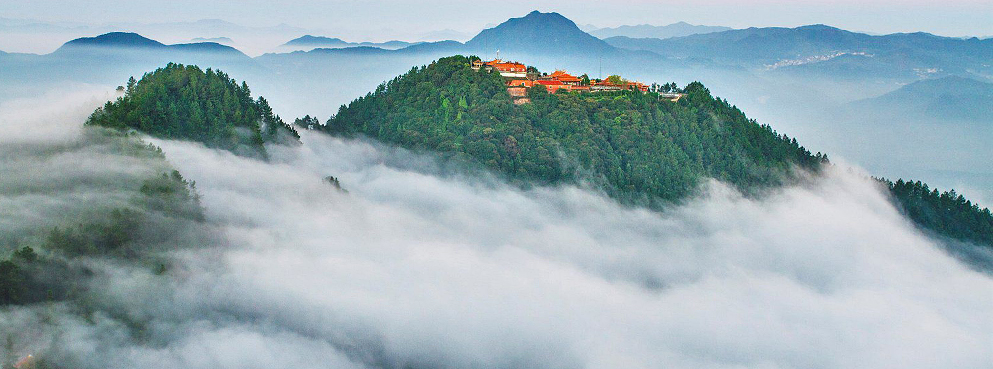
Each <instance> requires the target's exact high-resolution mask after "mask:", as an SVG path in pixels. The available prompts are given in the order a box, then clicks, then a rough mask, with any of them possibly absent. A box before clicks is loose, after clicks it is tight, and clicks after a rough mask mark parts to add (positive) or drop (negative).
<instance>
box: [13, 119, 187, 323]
mask: <svg viewBox="0 0 993 369" xmlns="http://www.w3.org/2000/svg"><path fill="white" fill-rule="evenodd" d="M89 137H90V138H88V139H87V142H88V145H93V146H102V147H109V151H107V152H105V153H106V154H110V155H115V156H117V157H118V158H128V159H125V160H127V161H129V162H141V163H146V164H148V165H153V166H154V167H160V165H161V164H163V163H164V159H165V157H164V156H163V154H162V151H161V150H160V149H158V148H157V147H154V146H152V145H149V144H145V143H142V142H141V141H139V140H137V139H135V138H134V137H133V136H129V135H123V134H119V133H114V132H113V131H108V130H102V129H101V130H100V131H95V132H90V134H89ZM94 137H96V138H94ZM149 169H152V168H149ZM153 170H154V169H153ZM98 181H99V179H98V178H86V179H83V180H82V182H81V183H79V184H77V185H76V186H78V187H86V186H88V185H87V184H86V183H100V182H98ZM99 186H101V187H104V188H106V187H107V186H108V185H104V184H99ZM109 186H110V187H111V188H106V190H107V192H108V193H107V197H108V199H100V200H97V201H96V203H95V204H99V205H96V206H95V207H96V208H92V209H91V205H76V204H72V203H67V204H64V205H63V207H64V208H66V213H67V219H65V220H64V221H54V222H52V223H54V224H55V225H54V226H45V225H35V226H33V227H30V228H28V229H22V230H19V231H15V230H3V231H0V236H2V237H0V240H2V243H3V244H0V246H2V247H3V248H2V249H3V250H6V252H7V253H6V254H0V306H2V305H10V304H30V303H36V302H45V301H64V300H77V299H85V298H86V292H87V290H88V289H89V288H91V286H90V281H91V277H93V276H94V273H95V272H94V270H93V269H92V268H91V266H90V265H89V262H91V261H96V260H101V261H103V262H109V263H118V262H120V263H122V265H128V266H138V267H139V268H147V269H148V270H149V271H150V272H152V273H156V274H161V273H163V272H165V270H166V266H167V265H168V262H167V261H165V260H166V259H165V258H164V257H163V256H162V253H163V252H168V251H172V250H175V249H176V248H177V247H179V246H178V245H179V244H181V243H180V242H179V241H177V240H179V239H183V238H189V237H191V236H192V235H194V234H195V232H193V231H191V229H192V228H191V226H192V227H195V225H196V224H199V223H200V222H202V221H203V220H204V215H203V209H202V207H201V206H200V201H199V196H198V195H197V194H196V189H195V184H194V183H193V182H191V181H188V180H186V179H184V178H183V177H182V175H180V174H179V172H178V171H175V170H171V171H168V172H164V173H160V174H158V175H152V176H150V177H147V178H145V179H144V180H142V179H141V177H128V178H120V179H115V180H114V184H113V185H109ZM15 194H16V193H6V194H5V195H12V197H15V196H16V195H15ZM119 194H120V195H123V196H124V198H123V199H122V200H121V201H117V200H111V199H109V198H110V197H117V195H119ZM19 195H21V196H25V195H30V194H19ZM35 196H45V195H44V194H43V193H38V194H35ZM76 196H83V195H82V193H72V192H71V193H69V194H68V195H65V200H64V201H70V202H71V201H73V198H75V197H76ZM51 201H63V200H61V198H53V199H52V200H51ZM80 208H83V209H80ZM80 211H82V214H86V215H80V214H81V213H80ZM84 305H85V304H84Z"/></svg>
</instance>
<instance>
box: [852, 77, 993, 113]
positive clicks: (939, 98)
mask: <svg viewBox="0 0 993 369" xmlns="http://www.w3.org/2000/svg"><path fill="white" fill-rule="evenodd" d="M855 105H856V106H860V107H862V108H865V109H877V110H885V111H891V112H893V113H902V114H907V113H912V114H924V115H927V116H929V117H932V118H940V119H957V120H966V121H973V122H977V123H984V124H990V122H993V83H986V82H980V81H977V80H974V79H971V78H965V77H958V76H949V77H943V78H936V79H927V80H922V81H918V82H914V83H911V84H908V85H906V86H903V87H900V88H899V89H897V90H896V91H893V92H890V93H887V94H885V95H883V96H880V97H876V98H872V99H866V100H862V101H858V102H856V103H855Z"/></svg>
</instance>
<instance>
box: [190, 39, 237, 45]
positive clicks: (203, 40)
mask: <svg viewBox="0 0 993 369" xmlns="http://www.w3.org/2000/svg"><path fill="white" fill-rule="evenodd" d="M190 42H216V43H219V44H224V45H230V44H233V43H234V40H232V39H231V38H228V37H195V38H193V39H192V40H190Z"/></svg>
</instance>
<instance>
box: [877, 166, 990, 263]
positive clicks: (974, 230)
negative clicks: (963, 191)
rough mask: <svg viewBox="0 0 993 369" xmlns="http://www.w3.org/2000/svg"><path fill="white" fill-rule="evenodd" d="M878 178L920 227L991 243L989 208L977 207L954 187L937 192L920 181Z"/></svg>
mask: <svg viewBox="0 0 993 369" xmlns="http://www.w3.org/2000/svg"><path fill="white" fill-rule="evenodd" d="M880 181H881V182H883V183H884V184H886V185H887V186H888V187H889V189H890V193H891V194H892V195H893V198H894V199H895V200H896V202H897V205H899V206H900V208H901V209H902V210H903V211H904V212H905V213H906V214H907V216H908V217H910V219H911V220H913V221H914V223H917V225H918V226H920V227H921V228H924V229H926V230H929V231H932V232H935V233H937V234H939V235H942V236H945V237H951V238H955V239H959V240H964V241H971V242H974V243H977V244H980V245H986V246H993V214H991V213H990V209H987V208H980V207H979V205H978V204H974V203H972V201H969V200H967V199H966V198H965V197H964V196H962V195H959V194H957V193H955V190H950V191H945V192H940V191H938V189H937V188H935V189H931V188H928V185H927V184H926V183H921V181H916V182H915V181H904V180H902V179H899V180H897V181H896V182H891V181H888V180H885V179H883V180H880Z"/></svg>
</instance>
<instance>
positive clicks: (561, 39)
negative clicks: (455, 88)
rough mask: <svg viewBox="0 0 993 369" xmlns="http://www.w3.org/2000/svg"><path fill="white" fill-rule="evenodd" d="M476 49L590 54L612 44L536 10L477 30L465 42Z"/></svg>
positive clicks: (609, 49) (564, 18)
mask: <svg viewBox="0 0 993 369" xmlns="http://www.w3.org/2000/svg"><path fill="white" fill-rule="evenodd" d="M466 46H469V47H470V48H473V49H475V50H480V51H484V50H485V51H492V50H497V49H500V50H506V51H511V52H522V53H547V52H550V51H551V52H558V53H572V54H575V53H590V52H594V53H595V52H601V51H612V50H615V49H614V47H612V46H610V45H608V44H607V43H605V42H603V41H602V40H600V39H598V38H596V37H593V36H591V35H590V34H588V33H586V32H583V31H582V30H581V29H579V26H577V25H576V23H575V22H573V21H571V20H569V18H566V17H564V16H562V15H561V14H559V13H555V12H552V13H542V12H539V11H537V10H535V11H532V12H530V13H528V14H527V15H525V16H523V17H520V18H510V19H508V20H507V21H505V22H503V23H500V24H499V25H497V26H496V27H493V28H488V29H485V30H483V31H482V32H480V33H479V34H478V35H476V37H473V38H472V39H471V40H469V41H468V42H466Z"/></svg>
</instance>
